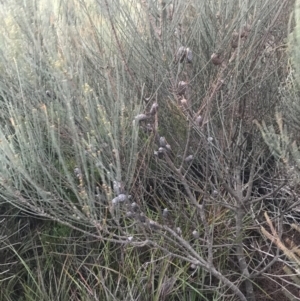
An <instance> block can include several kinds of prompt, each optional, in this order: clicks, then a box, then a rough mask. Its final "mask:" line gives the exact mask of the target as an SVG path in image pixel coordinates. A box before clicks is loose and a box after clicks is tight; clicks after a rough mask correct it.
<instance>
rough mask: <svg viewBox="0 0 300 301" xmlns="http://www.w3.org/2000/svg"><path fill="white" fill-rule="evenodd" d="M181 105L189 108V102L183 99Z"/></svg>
mask: <svg viewBox="0 0 300 301" xmlns="http://www.w3.org/2000/svg"><path fill="white" fill-rule="evenodd" d="M180 103H181V105H182V106H183V107H184V108H187V106H188V101H187V99H185V98H182V99H181V100H180Z"/></svg>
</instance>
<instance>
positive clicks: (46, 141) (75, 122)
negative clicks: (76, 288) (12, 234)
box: [0, 0, 289, 300]
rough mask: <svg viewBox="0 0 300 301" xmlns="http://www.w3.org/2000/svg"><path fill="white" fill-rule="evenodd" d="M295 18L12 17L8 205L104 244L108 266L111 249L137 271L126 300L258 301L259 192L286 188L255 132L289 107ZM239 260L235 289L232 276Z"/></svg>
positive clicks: (258, 10) (244, 7)
mask: <svg viewBox="0 0 300 301" xmlns="http://www.w3.org/2000/svg"><path fill="white" fill-rule="evenodd" d="M288 8H289V6H288V1H281V0H280V1H279V0H275V1H274V0H269V1H265V2H259V3H258V2H257V1H254V0H252V1H251V0H250V1H248V2H243V1H240V2H239V3H238V5H237V3H236V1H232V2H228V3H225V2H223V1H189V2H186V1H180V0H179V1H149V0H146V1H130V0H128V1H127V0H120V1H108V0H101V1H96V0H95V1H94V0H89V1H79V0H78V1H77V0H73V1H57V2H56V1H54V2H52V3H48V2H46V1H42V0H40V1H34V0H32V1H27V2H24V1H16V2H15V3H13V4H12V3H6V4H4V5H3V7H2V12H1V14H2V22H3V26H2V27H1V28H2V30H1V35H0V43H1V46H2V49H3V50H2V53H1V54H2V59H1V61H0V70H1V73H0V97H1V99H0V100H1V102H0V104H1V113H0V120H1V131H0V156H1V166H0V185H1V191H0V195H1V198H2V199H3V200H4V201H5V202H7V203H10V204H11V205H12V206H14V207H17V208H20V209H21V210H22V211H25V212H28V213H30V214H34V215H36V216H39V217H43V218H47V219H50V220H53V221H56V222H57V223H59V224H62V225H66V226H68V227H70V228H72V229H75V230H78V231H81V232H83V233H85V236H86V237H90V238H91V239H96V240H98V241H101V242H104V244H105V247H106V249H105V248H104V249H105V250H106V251H107V253H105V254H106V255H105V256H104V258H110V257H109V256H108V255H107V254H109V253H108V250H109V251H111V250H112V249H113V250H114V251H115V252H116V254H117V255H116V256H118V255H120V254H121V255H120V257H121V258H124V256H125V257H126V258H129V259H128V260H130V262H131V263H134V264H136V265H137V266H135V265H134V264H132V265H127V267H126V268H127V269H130V267H131V266H132V267H134V268H133V269H132V270H134V271H135V272H132V271H131V272H130V277H129V276H128V277H126V275H125V276H124V278H122V277H121V278H122V281H121V282H122V285H123V286H122V292H125V291H128V289H127V288H128V287H130V288H131V290H129V292H130V293H131V294H132V296H133V295H134V296H133V297H132V296H131V299H134V298H137V297H138V296H140V297H141V296H142V297H143V298H144V299H145V298H146V299H147V298H148V299H149V295H151V296H154V297H153V298H154V299H153V300H164V298H166V297H167V296H170V295H172V294H173V295H172V296H174V298H175V295H176V294H177V291H176V289H175V288H176V286H177V287H178V289H179V288H180V287H181V286H182V285H183V286H185V287H186V290H187V291H188V290H189V289H190V287H192V288H193V289H192V291H193V292H194V293H195V294H196V295H197V296H202V297H203V298H217V299H218V300H221V299H223V298H224V300H225V299H226V297H227V294H234V295H235V296H238V298H239V299H240V300H255V292H254V288H255V285H253V282H255V275H259V273H260V271H261V270H263V268H264V266H261V265H259V264H257V262H256V261H255V260H254V259H253V257H252V256H251V255H249V254H251V252H256V249H255V248H254V247H253V246H254V244H252V245H251V244H249V245H247V248H248V249H247V251H245V248H244V247H245V239H244V238H245V235H246V234H245V233H247V231H248V228H250V229H251V227H254V226H256V222H257V220H256V218H255V217H254V216H253V214H251V212H252V211H253V210H255V205H256V204H258V203H259V204H260V203H261V201H263V200H264V199H265V196H262V197H261V196H259V195H258V192H257V190H256V188H255V187H254V184H255V183H259V185H261V186H267V188H266V189H274V190H276V189H279V188H278V187H280V185H281V184H278V182H276V183H275V184H274V183H270V182H268V183H266V181H267V180H266V174H265V173H264V170H265V169H266V168H259V165H260V164H261V166H263V167H265V166H266V165H264V164H266V162H267V156H268V153H265V145H264V143H263V141H262V137H261V136H260V134H259V133H258V131H257V130H256V129H255V128H254V127H253V121H254V119H257V120H259V121H260V120H262V119H268V118H271V117H270V115H269V112H270V108H272V107H274V105H275V104H276V103H277V102H278V101H279V98H278V97H277V96H278V95H277V91H278V86H279V83H280V82H281V79H282V78H283V77H284V76H286V74H285V69H284V64H285V62H286V61H285V53H284V52H283V51H282V47H281V46H282V44H283V41H284V37H285V36H286V22H285V20H287V19H288V18H289V10H288ZM276 176H277V175H276ZM274 178H276V177H275V176H274ZM268 181H269V178H268ZM270 187H271V188H270ZM251 210H252V211H251ZM120 246H121V248H122V251H120V253H118V252H119V249H118V248H119V247H120ZM125 248H128V249H129V250H130V252H132V253H130V252H129V255H128V253H126V252H124V253H123V250H124V249H125ZM138 248H144V249H145V254H146V255H144V256H142V255H140V254H139V253H138V252H137V253H135V251H136V250H137V249H138ZM128 249H126V250H128ZM254 249H255V250H254ZM117 250H118V251H117ZM149 250H151V251H152V252H150V251H149ZM153 250H155V251H153ZM148 252H150V253H148ZM87 253H88V252H87ZM114 254H115V253H114ZM149 254H150V255H149ZM154 254H155V255H154ZM86 256H87V258H88V255H86ZM127 256H128V257H127ZM156 256H157V257H156ZM231 257H233V258H234V259H235V260H237V261H236V262H237V264H236V267H235V268H234V272H233V273H232V275H234V276H232V275H231V274H230V273H228V272H227V273H226V272H224V271H226V269H228V268H229V266H230V264H229V262H230V260H231ZM229 259H230V260H229ZM156 261H157V262H159V265H160V267H161V268H162V270H163V272H162V273H161V275H159V276H157V277H158V278H157V279H158V280H156V278H155V277H154V278H155V281H154V280H153V279H154V278H153V279H152V280H153V281H152V282H153V283H154V284H153V285H152V286H151V285H150V286H148V287H147V283H146V282H147V281H144V282H143V281H141V279H148V280H149V279H151V277H152V276H151V275H152V274H151V273H152V272H150V271H149V270H147V267H148V266H152V264H154V263H155V262H156ZM95 264H96V263H95ZM143 264H145V265H143ZM141 266H143V267H146V268H142V267H141ZM126 268H125V267H124V266H123V269H125V270H126ZM152 268H153V271H156V270H157V269H156V268H154V265H153V266H152V267H151V269H152ZM126 271H127V270H126ZM174 271H175V274H176V275H177V278H174ZM122 273H123V271H121V270H120V275H121V274H122ZM196 274H197V275H198V276H199V277H198V278H199V281H196V283H192V282H191V281H190V277H194V275H196ZM91 275H92V276H91V277H92V278H93V277H94V278H93V279H98V278H97V277H100V276H99V275H100V274H97V273H96V274H93V273H91ZM191 275H192V276H191ZM81 276H82V275H81ZM211 277H213V278H211ZM99 279H100V278H99ZM99 279H98V280H99ZM110 279H112V278H110ZM129 279H130V281H129ZM210 279H216V282H214V281H210ZM98 280H97V281H98ZM102 280H103V283H105V280H104V279H102ZM102 280H101V281H102ZM193 281H194V280H193ZM92 282H93V281H91V283H92ZM106 285H107V283H106V284H105V285H104V287H106ZM111 285H112V283H110V285H108V287H110V291H113V290H114V289H115V288H114V287H113V285H112V286H111ZM136 287H138V288H139V289H136ZM216 287H218V289H217V290H216ZM97 289H98V290H100V289H99V288H97ZM228 289H229V291H230V293H228ZM141 292H144V293H141ZM147 292H148V293H147ZM174 292H176V293H174ZM128 294H129V293H128ZM143 294H144V295H143ZM129 295H130V294H129ZM129 295H128V296H129ZM179 295H180V293H179ZM105 296H106V297H107V295H105ZM131 299H130V300H131ZM128 300H129V299H128ZM174 300H175V299H174Z"/></svg>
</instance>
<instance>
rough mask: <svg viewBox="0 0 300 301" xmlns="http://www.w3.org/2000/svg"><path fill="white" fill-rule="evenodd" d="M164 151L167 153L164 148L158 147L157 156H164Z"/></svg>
mask: <svg viewBox="0 0 300 301" xmlns="http://www.w3.org/2000/svg"><path fill="white" fill-rule="evenodd" d="M166 151H167V150H166V149H165V148H164V147H160V148H159V149H158V155H159V154H165V153H166Z"/></svg>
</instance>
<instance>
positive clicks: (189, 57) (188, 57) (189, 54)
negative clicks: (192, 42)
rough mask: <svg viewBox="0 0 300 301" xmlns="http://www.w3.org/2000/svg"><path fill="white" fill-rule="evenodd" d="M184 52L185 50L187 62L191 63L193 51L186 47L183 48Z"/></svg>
mask: <svg viewBox="0 0 300 301" xmlns="http://www.w3.org/2000/svg"><path fill="white" fill-rule="evenodd" d="M185 52H186V61H187V62H188V63H191V62H192V60H193V53H192V50H191V49H190V48H187V49H186V50H185Z"/></svg>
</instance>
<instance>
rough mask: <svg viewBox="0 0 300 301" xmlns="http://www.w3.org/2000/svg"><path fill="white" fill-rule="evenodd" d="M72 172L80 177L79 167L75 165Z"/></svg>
mask: <svg viewBox="0 0 300 301" xmlns="http://www.w3.org/2000/svg"><path fill="white" fill-rule="evenodd" d="M74 174H75V176H76V177H77V178H81V177H82V173H81V170H80V168H78V167H76V168H74Z"/></svg>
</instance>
